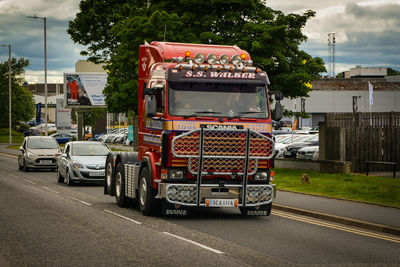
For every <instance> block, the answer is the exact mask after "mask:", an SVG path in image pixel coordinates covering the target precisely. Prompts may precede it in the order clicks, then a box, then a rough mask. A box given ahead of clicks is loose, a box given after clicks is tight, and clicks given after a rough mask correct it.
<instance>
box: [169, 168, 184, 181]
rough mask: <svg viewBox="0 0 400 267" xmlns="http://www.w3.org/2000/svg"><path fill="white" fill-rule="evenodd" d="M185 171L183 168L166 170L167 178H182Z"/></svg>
mask: <svg viewBox="0 0 400 267" xmlns="http://www.w3.org/2000/svg"><path fill="white" fill-rule="evenodd" d="M184 177H185V173H184V171H183V170H168V179H172V180H183V178H184Z"/></svg>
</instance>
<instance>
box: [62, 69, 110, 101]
mask: <svg viewBox="0 0 400 267" xmlns="http://www.w3.org/2000/svg"><path fill="white" fill-rule="evenodd" d="M106 83H107V74H106V73H64V100H65V103H66V106H67V107H69V108H71V107H75V108H79V107H82V108H83V107H85V108H88V107H89V108H90V107H96V108H104V107H106V104H105V97H104V95H103V89H104V87H105V86H106Z"/></svg>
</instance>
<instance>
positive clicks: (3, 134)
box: [0, 128, 25, 144]
mask: <svg viewBox="0 0 400 267" xmlns="http://www.w3.org/2000/svg"><path fill="white" fill-rule="evenodd" d="M11 137H12V142H13V144H15V143H21V144H22V141H24V138H25V137H24V135H23V134H21V133H19V132H17V131H14V130H11ZM8 142H9V131H8V129H5V128H0V143H6V144H8Z"/></svg>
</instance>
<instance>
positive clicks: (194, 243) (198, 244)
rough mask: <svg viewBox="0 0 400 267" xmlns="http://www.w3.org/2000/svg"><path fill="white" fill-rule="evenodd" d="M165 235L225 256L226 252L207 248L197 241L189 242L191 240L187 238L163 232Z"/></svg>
mask: <svg viewBox="0 0 400 267" xmlns="http://www.w3.org/2000/svg"><path fill="white" fill-rule="evenodd" d="M163 233H164V234H166V235H169V236H172V237H175V238H178V239H181V240H183V241H186V242H189V243H191V244H193V245H196V246H199V247H201V248H204V249H207V250H209V251H211V252H214V253H217V254H224V252H222V251H219V250H216V249H213V248H210V247H207V246H205V245H203V244H200V243H197V242H195V241H192V240H189V239H186V238H183V237H180V236H177V235H174V234H171V233H168V232H163Z"/></svg>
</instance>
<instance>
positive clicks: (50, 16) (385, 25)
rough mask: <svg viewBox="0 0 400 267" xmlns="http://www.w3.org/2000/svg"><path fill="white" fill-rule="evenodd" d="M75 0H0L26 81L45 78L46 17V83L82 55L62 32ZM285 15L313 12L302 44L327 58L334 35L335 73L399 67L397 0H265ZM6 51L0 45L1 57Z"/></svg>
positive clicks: (3, 31) (4, 36) (3, 35)
mask: <svg viewBox="0 0 400 267" xmlns="http://www.w3.org/2000/svg"><path fill="white" fill-rule="evenodd" d="M79 2H80V1H79V0H0V44H11V46H12V56H13V57H17V58H20V57H25V58H27V59H28V60H29V61H30V66H29V67H28V68H27V69H26V80H27V81H28V83H36V82H44V71H43V70H44V59H43V54H44V52H43V50H44V48H43V20H33V19H29V18H27V16H33V15H36V16H39V17H46V18H47V71H48V82H49V83H52V82H62V80H63V75H62V74H63V72H73V71H74V67H75V63H76V61H77V60H79V59H83V58H82V57H81V56H80V55H79V52H80V51H81V49H82V47H80V46H78V45H76V44H74V43H73V42H72V41H71V40H70V39H69V35H68V34H67V33H66V30H67V27H68V21H70V20H73V19H74V17H75V14H76V13H77V11H78V6H79ZM266 2H267V5H268V6H270V7H271V8H273V9H275V10H281V11H283V12H284V13H302V12H304V11H306V10H308V9H311V10H314V11H316V12H317V14H316V17H314V18H312V19H311V20H310V21H309V22H308V24H307V26H306V27H305V28H304V33H305V34H306V35H307V36H308V38H309V39H308V41H307V42H306V43H305V44H303V45H302V46H301V48H302V49H303V50H305V51H306V52H307V53H309V54H310V55H312V56H319V57H322V58H323V59H324V61H325V62H328V41H327V39H328V33H330V32H335V35H336V47H335V50H336V66H335V70H336V73H338V72H341V71H344V70H348V69H349V68H351V67H355V66H356V65H362V66H363V67H391V68H393V69H396V70H398V71H400V45H399V44H400V0H365V1H362V0H319V1H315V0H301V1H299V0H267V1H266ZM7 59H8V49H7V48H6V47H0V61H2V62H4V61H6V60H7Z"/></svg>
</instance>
